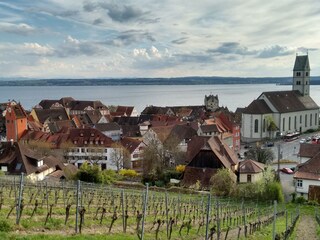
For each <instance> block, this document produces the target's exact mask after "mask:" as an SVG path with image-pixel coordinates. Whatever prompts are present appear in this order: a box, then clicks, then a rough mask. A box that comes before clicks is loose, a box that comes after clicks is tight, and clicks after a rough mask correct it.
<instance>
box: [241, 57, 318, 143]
mask: <svg viewBox="0 0 320 240" xmlns="http://www.w3.org/2000/svg"><path fill="white" fill-rule="evenodd" d="M309 93H310V66H309V59H308V55H303V56H296V61H295V64H294V68H293V80H292V90H291V91H275V92H263V93H262V94H261V95H260V96H259V97H258V98H257V99H256V100H254V101H253V102H251V104H250V105H249V106H248V107H246V108H245V109H244V111H243V113H242V123H241V124H242V126H241V140H242V141H243V142H254V141H260V140H262V139H264V138H275V137H276V136H282V135H285V134H287V133H290V132H296V131H298V132H300V133H302V132H305V131H307V130H309V129H318V127H319V106H318V105H317V104H316V103H315V102H314V101H313V99H312V98H311V97H310V96H309ZM272 126H275V128H274V127H272Z"/></svg>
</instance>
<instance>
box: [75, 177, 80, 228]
mask: <svg viewBox="0 0 320 240" xmlns="http://www.w3.org/2000/svg"><path fill="white" fill-rule="evenodd" d="M76 198H77V199H76V226H75V231H76V233H78V231H79V227H78V222H79V207H80V206H79V204H80V201H79V200H80V180H78V181H77V196H76Z"/></svg>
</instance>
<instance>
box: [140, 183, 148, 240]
mask: <svg viewBox="0 0 320 240" xmlns="http://www.w3.org/2000/svg"><path fill="white" fill-rule="evenodd" d="M148 191H149V183H146V192H145V196H144V201H143V215H142V228H141V240H143V237H144V222H145V220H146V211H147V205H148Z"/></svg>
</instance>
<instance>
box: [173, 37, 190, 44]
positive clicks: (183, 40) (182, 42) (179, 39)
mask: <svg viewBox="0 0 320 240" xmlns="http://www.w3.org/2000/svg"><path fill="white" fill-rule="evenodd" d="M187 41H188V38H187V37H182V38H178V39H175V40H172V41H171V43H173V44H184V43H186V42H187Z"/></svg>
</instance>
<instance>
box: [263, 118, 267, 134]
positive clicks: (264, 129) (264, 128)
mask: <svg viewBox="0 0 320 240" xmlns="http://www.w3.org/2000/svg"><path fill="white" fill-rule="evenodd" d="M265 131H266V120H265V119H263V132H265Z"/></svg>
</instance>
